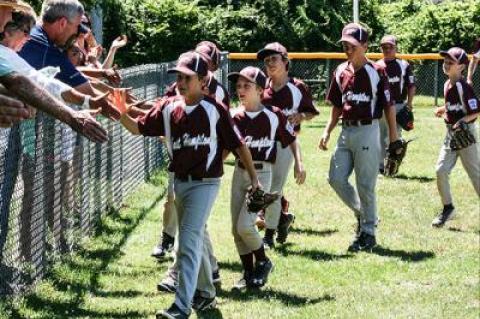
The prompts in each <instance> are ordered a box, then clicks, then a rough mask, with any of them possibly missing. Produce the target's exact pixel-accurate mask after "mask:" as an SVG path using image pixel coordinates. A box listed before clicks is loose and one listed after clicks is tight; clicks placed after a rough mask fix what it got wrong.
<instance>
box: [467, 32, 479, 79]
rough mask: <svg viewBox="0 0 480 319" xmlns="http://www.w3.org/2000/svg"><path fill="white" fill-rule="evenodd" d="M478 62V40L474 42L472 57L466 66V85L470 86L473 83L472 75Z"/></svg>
mask: <svg viewBox="0 0 480 319" xmlns="http://www.w3.org/2000/svg"><path fill="white" fill-rule="evenodd" d="M478 61H480V38H478V39H477V40H476V41H475V44H474V47H473V57H472V59H471V60H470V63H469V65H468V73H467V83H468V84H470V85H472V83H473V74H474V73H475V70H476V69H477V65H478Z"/></svg>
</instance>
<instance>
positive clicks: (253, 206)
mask: <svg viewBox="0 0 480 319" xmlns="http://www.w3.org/2000/svg"><path fill="white" fill-rule="evenodd" d="M246 197H247V198H246V202H247V210H248V212H250V213H257V212H259V211H261V210H263V209H265V208H267V207H268V206H269V205H270V204H271V203H273V202H274V201H275V200H276V199H277V198H278V194H276V193H266V192H264V191H263V190H261V189H260V188H257V189H255V190H254V191H252V190H249V191H248V193H247V196H246Z"/></svg>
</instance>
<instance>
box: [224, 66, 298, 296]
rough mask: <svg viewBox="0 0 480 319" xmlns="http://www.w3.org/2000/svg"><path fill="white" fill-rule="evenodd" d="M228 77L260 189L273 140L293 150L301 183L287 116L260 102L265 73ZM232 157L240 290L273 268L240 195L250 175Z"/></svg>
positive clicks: (251, 70) (268, 172)
mask: <svg viewBox="0 0 480 319" xmlns="http://www.w3.org/2000/svg"><path fill="white" fill-rule="evenodd" d="M228 79H229V80H230V81H233V82H235V83H236V91H237V95H238V97H239V99H240V107H239V110H238V111H237V112H236V114H235V115H234V117H233V120H234V122H235V124H236V126H237V127H238V129H239V131H240V133H241V134H242V136H244V138H245V142H246V145H247V147H248V148H249V150H250V153H251V154H252V158H253V160H254V166H255V169H256V171H257V176H258V178H259V181H260V183H261V184H262V186H263V189H264V190H265V191H269V190H270V184H271V179H272V163H275V157H276V153H277V152H278V150H277V142H279V143H280V145H281V147H282V148H286V147H287V146H290V147H289V151H291V152H293V157H294V158H295V178H296V180H297V183H299V184H301V183H303V182H304V180H305V171H304V169H303V164H302V160H301V156H300V151H299V149H298V147H297V143H296V141H295V133H294V131H293V127H292V126H291V125H289V124H288V123H287V118H286V117H285V115H283V113H282V112H281V111H280V109H278V108H276V107H271V106H264V105H263V104H262V102H261V98H262V95H263V90H264V89H265V85H266V81H267V78H266V76H265V74H264V73H263V72H262V71H261V70H260V69H258V68H255V67H251V66H249V67H246V68H244V69H242V70H241V71H240V72H235V73H230V74H229V75H228ZM235 155H236V154H235ZM236 157H237V160H236V161H235V170H234V173H233V179H232V189H231V202H230V212H231V215H232V233H233V237H234V240H235V245H236V247H237V252H238V254H239V255H240V260H241V261H242V266H243V277H242V278H241V279H240V280H239V281H238V282H237V283H236V284H235V286H234V288H236V289H244V288H246V287H251V286H263V285H265V284H266V282H267V279H268V275H269V273H270V272H271V271H272V269H273V263H272V262H271V260H270V259H268V258H267V256H266V255H265V249H264V246H263V241H262V237H261V236H260V234H259V232H258V230H257V228H256V226H255V217H256V214H255V212H249V211H247V207H246V204H245V200H244V198H245V195H246V193H247V192H248V187H249V185H250V178H249V176H248V174H247V171H246V170H245V166H244V165H243V163H242V162H241V161H240V160H239V158H238V156H236ZM254 260H255V263H254Z"/></svg>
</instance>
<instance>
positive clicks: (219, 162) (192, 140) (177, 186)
mask: <svg viewBox="0 0 480 319" xmlns="http://www.w3.org/2000/svg"><path fill="white" fill-rule="evenodd" d="M168 72H169V73H175V74H176V76H177V77H176V82H177V90H178V92H179V95H178V96H174V97H171V98H167V99H161V100H159V101H158V104H157V105H156V106H155V107H154V108H152V109H151V110H150V111H149V112H148V113H147V114H146V115H145V116H141V117H139V118H136V119H133V118H132V117H130V116H129V115H128V114H127V110H126V109H122V110H121V112H122V117H121V123H122V124H123V125H124V127H125V128H127V129H128V130H129V131H130V132H132V133H133V134H135V135H140V134H141V135H144V136H164V137H165V143H166V146H167V151H168V153H169V156H170V158H171V162H170V165H169V167H168V170H169V171H170V172H173V173H174V175H175V180H174V190H175V206H176V209H177V215H178V225H179V232H178V236H179V240H178V268H179V274H178V287H177V289H176V295H175V302H174V303H173V304H172V306H171V307H170V308H169V309H167V310H165V311H162V312H159V313H157V318H188V316H189V315H190V312H191V308H192V307H193V308H194V309H195V310H197V311H202V310H206V309H209V308H211V307H214V306H215V304H216V300H215V294H216V292H215V287H214V285H213V282H212V276H211V275H212V270H211V265H210V259H209V258H208V254H207V252H206V250H207V249H206V245H205V240H204V236H205V229H206V228H205V226H206V224H207V220H208V216H209V214H210V211H211V209H212V206H213V203H214V201H215V198H216V196H217V193H218V190H219V186H220V177H221V176H222V175H223V158H222V154H223V152H224V150H229V151H235V153H237V154H238V156H239V157H240V159H241V161H242V162H243V163H244V164H245V167H246V170H247V172H248V175H249V178H250V185H251V187H252V188H253V189H257V188H258V187H260V184H259V182H258V177H257V174H256V171H255V168H254V165H253V162H252V157H251V155H250V152H249V151H248V148H247V147H246V146H245V142H244V141H243V138H242V136H241V135H240V133H239V131H238V129H237V128H236V126H235V124H234V123H233V120H232V118H231V116H230V113H229V112H228V111H227V110H226V109H225V108H224V107H223V106H222V105H221V104H220V103H218V102H217V101H216V100H215V99H213V98H211V97H208V96H206V95H204V92H203V86H204V85H205V80H206V79H205V77H206V76H207V74H208V62H207V61H206V59H205V58H204V57H203V55H201V54H200V53H198V52H193V51H189V52H186V53H184V54H182V55H180V57H179V58H178V61H177V64H176V66H175V67H174V68H172V69H170V70H168ZM194 297H195V298H194Z"/></svg>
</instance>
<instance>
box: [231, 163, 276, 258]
mask: <svg viewBox="0 0 480 319" xmlns="http://www.w3.org/2000/svg"><path fill="white" fill-rule="evenodd" d="M258 163H261V164H262V165H263V168H262V169H257V170H256V171H257V176H258V180H259V181H260V184H261V185H262V189H263V190H264V191H266V192H269V191H270V184H271V181H272V165H271V164H270V163H267V162H258ZM250 185H251V182H250V177H249V176H248V172H247V171H246V170H245V169H243V168H240V167H239V166H238V161H237V163H236V165H235V170H234V171H233V179H232V188H231V197H230V198H231V199H230V213H231V217H232V234H233V239H234V241H235V245H236V247H237V252H238V254H239V255H246V254H248V253H251V252H253V251H254V250H257V249H259V248H260V247H261V246H262V245H263V240H262V237H261V236H260V234H259V232H258V229H257V226H255V220H256V218H257V214H256V212H249V211H248V209H247V205H246V202H245V196H246V194H247V192H248V188H249V187H250Z"/></svg>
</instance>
